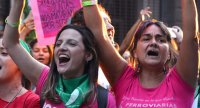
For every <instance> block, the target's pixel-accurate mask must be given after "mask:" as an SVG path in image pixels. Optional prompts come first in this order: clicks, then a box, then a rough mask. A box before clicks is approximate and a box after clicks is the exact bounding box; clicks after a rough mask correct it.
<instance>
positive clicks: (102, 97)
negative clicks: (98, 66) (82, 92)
mask: <svg viewBox="0 0 200 108" xmlns="http://www.w3.org/2000/svg"><path fill="white" fill-rule="evenodd" d="M107 101H108V90H107V89H105V88H103V87H101V86H100V85H98V86H97V102H98V108H106V107H107Z"/></svg>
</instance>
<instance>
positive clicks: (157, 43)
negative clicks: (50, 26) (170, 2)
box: [0, 0, 200, 108]
mask: <svg viewBox="0 0 200 108" xmlns="http://www.w3.org/2000/svg"><path fill="white" fill-rule="evenodd" d="M2 1H3V0H2ZM27 1H28V0H11V1H10V0H8V1H6V0H4V2H2V3H1V4H0V9H2V10H0V108H16V107H17V108H40V107H43V108H88V107H89V108H191V107H192V108H200V96H199V93H200V90H199V86H198V84H199V83H198V81H199V80H198V79H197V78H198V68H199V67H198V49H199V47H198V46H199V43H198V37H199V35H200V34H199V33H198V32H199V29H198V20H197V19H198V14H197V8H196V3H195V0H181V3H182V25H183V26H182V28H181V27H178V26H172V27H167V26H166V24H165V22H162V21H159V20H156V19H150V18H151V17H150V16H151V14H153V13H152V12H151V10H150V8H149V7H146V8H144V9H142V10H141V11H140V14H139V17H138V19H137V21H136V22H135V23H134V24H133V26H132V27H131V28H130V30H129V31H128V33H127V35H126V36H125V38H124V40H123V41H122V43H121V44H120V45H119V44H118V43H117V42H115V41H114V35H115V28H114V26H113V25H112V24H111V21H112V20H111V18H110V16H109V14H108V12H107V11H106V10H105V9H104V8H103V7H102V6H101V5H98V2H97V0H81V3H82V8H81V9H79V10H78V11H76V12H75V13H74V14H73V16H71V19H70V22H68V24H66V25H64V26H63V27H62V29H61V30H60V31H59V32H58V33H57V35H56V40H55V43H54V45H39V44H38V40H37V37H36V36H35V35H36V33H35V27H36V26H35V24H34V18H33V14H32V11H31V9H30V7H29V6H28V3H27ZM8 4H11V5H8ZM3 6H4V8H1V7H3ZM5 7H7V8H5ZM24 7H25V8H24ZM20 20H21V24H19V23H18V22H19V21H20ZM195 89H196V91H195Z"/></svg>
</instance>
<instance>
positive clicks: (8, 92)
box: [0, 83, 25, 102]
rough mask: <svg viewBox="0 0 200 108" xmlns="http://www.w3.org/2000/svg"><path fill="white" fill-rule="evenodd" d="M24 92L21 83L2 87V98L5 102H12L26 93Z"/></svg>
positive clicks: (0, 88)
mask: <svg viewBox="0 0 200 108" xmlns="http://www.w3.org/2000/svg"><path fill="white" fill-rule="evenodd" d="M24 90H25V89H24V87H22V85H21V83H15V84H14V83H12V84H11V83H10V84H7V85H5V84H4V85H0V98H1V99H2V100H4V101H7V102H10V101H11V100H12V99H13V98H14V97H17V96H20V95H21V94H22V93H24ZM19 91H20V92H19Z"/></svg>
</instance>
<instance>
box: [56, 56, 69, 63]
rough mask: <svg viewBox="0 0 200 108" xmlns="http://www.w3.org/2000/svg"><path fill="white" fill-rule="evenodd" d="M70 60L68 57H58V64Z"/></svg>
mask: <svg viewBox="0 0 200 108" xmlns="http://www.w3.org/2000/svg"><path fill="white" fill-rule="evenodd" d="M69 60H70V58H69V56H67V55H63V54H62V55H59V62H60V63H65V62H68V61H69Z"/></svg>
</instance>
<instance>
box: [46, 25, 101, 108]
mask: <svg viewBox="0 0 200 108" xmlns="http://www.w3.org/2000/svg"><path fill="white" fill-rule="evenodd" d="M66 29H74V30H76V31H78V32H79V33H80V34H81V36H82V41H83V44H84V46H85V49H86V51H88V52H90V53H91V54H92V55H93V58H92V60H90V61H88V62H87V63H85V69H84V72H85V73H87V74H88V76H89V82H90V89H89V95H88V96H87V99H86V100H85V102H84V103H83V104H84V105H85V104H86V105H89V104H90V103H91V102H92V101H93V100H96V90H95V88H96V83H97V77H98V67H99V63H98V56H97V53H96V50H95V39H94V35H93V34H92V32H91V31H90V30H89V29H88V28H87V27H85V26H78V25H66V26H64V27H63V28H62V29H61V30H60V32H59V33H58V35H57V37H56V41H57V40H58V38H59V37H60V34H61V33H62V32H63V31H64V30H66ZM54 48H55V46H54ZM85 73H84V74H85ZM59 77H61V75H59V73H58V70H57V66H56V63H55V60H54V56H53V59H52V63H51V67H50V71H49V74H48V79H47V81H46V84H45V87H44V89H43V93H42V97H43V99H48V100H50V101H52V102H53V103H60V102H61V100H60V98H58V95H57V93H56V91H55V87H56V84H57V82H58V79H59Z"/></svg>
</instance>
